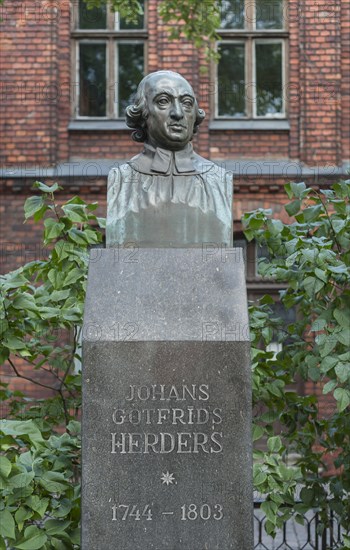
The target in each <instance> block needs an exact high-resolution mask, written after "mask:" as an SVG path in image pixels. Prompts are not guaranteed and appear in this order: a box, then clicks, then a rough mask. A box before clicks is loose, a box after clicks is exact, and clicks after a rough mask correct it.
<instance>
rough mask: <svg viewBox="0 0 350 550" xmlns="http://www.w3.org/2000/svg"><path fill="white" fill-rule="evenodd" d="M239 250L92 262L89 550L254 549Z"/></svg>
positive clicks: (86, 360) (86, 481) (161, 252)
mask: <svg viewBox="0 0 350 550" xmlns="http://www.w3.org/2000/svg"><path fill="white" fill-rule="evenodd" d="M251 467H252V450H251V382H250V367H249V331H248V318H247V304H246V291H245V279H244V264H243V261H242V257H241V250H240V249H220V248H215V247H212V248H210V247H205V248H204V249H203V250H202V249H140V250H139V251H134V250H128V249H126V250H125V249H124V250H120V249H107V250H102V249H101V250H94V251H93V253H92V256H91V260H90V268H89V277H88V290H87V299H86V306H85V319H84V328H83V480H82V481H83V516H82V525H83V527H82V548H83V550H252V549H253V498H252V479H251V475H252V471H251Z"/></svg>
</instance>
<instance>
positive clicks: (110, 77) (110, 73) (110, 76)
mask: <svg viewBox="0 0 350 550" xmlns="http://www.w3.org/2000/svg"><path fill="white" fill-rule="evenodd" d="M114 44H115V42H114V40H113V39H112V38H110V39H109V40H108V42H107V67H106V72H107V75H106V76H107V117H108V118H113V116H114V81H115V75H114V51H113V50H114Z"/></svg>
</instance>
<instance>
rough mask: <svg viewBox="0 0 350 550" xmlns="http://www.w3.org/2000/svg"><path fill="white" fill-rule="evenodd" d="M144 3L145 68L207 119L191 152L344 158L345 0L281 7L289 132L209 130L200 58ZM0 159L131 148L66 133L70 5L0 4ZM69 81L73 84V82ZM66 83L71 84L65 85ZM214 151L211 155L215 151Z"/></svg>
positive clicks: (116, 135) (122, 140)
mask: <svg viewBox="0 0 350 550" xmlns="http://www.w3.org/2000/svg"><path fill="white" fill-rule="evenodd" d="M157 4H158V2H157V0H149V4H148V30H149V38H148V71H153V70H157V69H169V68H170V69H172V70H176V71H179V72H181V73H182V74H183V75H184V76H185V77H186V78H188V79H189V80H190V81H191V82H192V84H193V86H194V89H195V91H196V93H197V94H198V96H199V98H200V101H201V104H202V107H203V108H204V109H205V110H206V111H207V113H208V118H207V120H206V121H205V122H204V123H203V125H202V127H201V132H200V137H199V139H198V143H197V148H198V152H199V153H201V154H202V155H208V154H211V156H212V157H214V158H215V157H216V158H220V157H221V158H229V157H232V158H240V157H242V156H244V157H250V158H262V157H265V156H267V155H269V156H272V157H273V158H291V159H300V160H302V161H303V162H305V163H306V164H309V165H315V164H320V163H321V164H326V163H330V164H334V165H336V164H340V163H341V161H342V160H345V159H347V158H348V157H349V153H348V145H349V140H348V123H349V121H350V116H349V110H350V106H349V87H350V81H349V38H348V31H349V15H348V13H349V2H348V1H344V2H341V3H339V2H337V1H335V0H331V2H329V3H327V5H325V4H321V3H315V2H314V0H303V1H302V2H297V1H295V0H290V1H289V31H290V37H289V63H288V65H289V86H288V87H287V88H286V90H285V94H286V95H287V96H289V121H290V125H291V129H290V132H277V131H270V132H264V131H261V130H256V131H254V132H251V131H246V132H245V131H235V130H227V131H225V132H217V131H212V132H210V134H209V133H208V120H209V119H210V102H209V99H210V95H211V94H210V93H208V91H209V92H210V90H213V81H212V76H211V73H210V71H209V72H207V74H204V75H202V76H200V75H201V73H200V70H199V69H200V66H203V65H205V60H204V58H203V53H202V52H198V51H197V50H195V49H194V48H193V46H192V45H190V44H188V43H186V42H185V41H184V40H181V41H176V42H170V41H169V39H168V36H169V35H168V31H167V28H166V27H165V26H164V25H163V23H162V21H161V20H160V19H159V17H158V16H157ZM2 17H3V22H2V23H1V25H0V29H1V33H2V74H3V83H2V113H1V115H2V116H1V129H0V131H1V136H2V140H3V147H2V162H4V163H9V164H16V163H18V162H25V163H27V164H29V165H36V164H41V163H44V164H45V165H48V164H50V163H51V164H54V163H56V162H58V161H67V160H69V159H70V158H77V157H79V158H92V157H93V158H118V157H119V158H123V157H125V156H126V155H128V154H133V153H135V151H137V150H138V149H137V148H135V145H134V144H132V143H131V141H130V138H129V134H128V133H127V132H122V131H115V132H109V131H95V132H94V133H91V132H86V133H85V134H84V133H83V132H81V131H79V132H75V131H68V123H69V120H70V97H72V94H73V93H74V81H72V77H71V74H70V70H71V68H70V19H71V13H70V3H69V2H68V0H61V1H60V2H57V1H53V0H45V1H44V0H39V1H37V2H35V3H33V4H32V3H30V2H26V3H24V2H22V1H21V0H12V1H10V0H5V3H4V5H3V7H2ZM74 78H75V77H74ZM73 80H74V79H73ZM217 149H219V152H218V151H217Z"/></svg>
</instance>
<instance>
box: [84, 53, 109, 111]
mask: <svg viewBox="0 0 350 550" xmlns="http://www.w3.org/2000/svg"><path fill="white" fill-rule="evenodd" d="M79 60H80V80H79V92H80V96H79V114H80V115H81V116H106V45H105V44H80V56H79Z"/></svg>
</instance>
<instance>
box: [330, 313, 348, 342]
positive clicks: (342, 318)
mask: <svg viewBox="0 0 350 550" xmlns="http://www.w3.org/2000/svg"><path fill="white" fill-rule="evenodd" d="M333 315H334V318H335V319H336V320H337V321H338V323H339V325H340V326H342V327H343V328H346V329H348V328H349V327H350V312H349V311H348V310H345V309H335V310H334V312H333ZM349 344H350V341H349Z"/></svg>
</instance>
